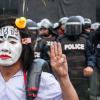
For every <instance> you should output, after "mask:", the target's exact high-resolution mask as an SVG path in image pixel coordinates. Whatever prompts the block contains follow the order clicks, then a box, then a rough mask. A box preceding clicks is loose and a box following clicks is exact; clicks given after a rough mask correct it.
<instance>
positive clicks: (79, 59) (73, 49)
mask: <svg viewBox="0 0 100 100" xmlns="http://www.w3.org/2000/svg"><path fill="white" fill-rule="evenodd" d="M59 41H60V42H61V45H62V49H63V53H64V54H65V55H66V57H67V61H68V66H69V71H70V70H72V69H73V73H75V74H77V71H76V70H80V71H81V72H80V73H83V68H84V67H86V64H85V46H86V38H85V37H83V36H81V37H79V38H78V39H77V40H75V41H71V40H69V39H68V38H67V37H62V38H60V39H59Z"/></svg>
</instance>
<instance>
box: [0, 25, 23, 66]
mask: <svg viewBox="0 0 100 100" xmlns="http://www.w3.org/2000/svg"><path fill="white" fill-rule="evenodd" d="M21 53H22V44H21V37H20V33H19V30H18V29H17V28H14V27H13V26H5V27H2V28H0V65H3V66H10V65H12V64H14V63H16V62H17V61H18V59H19V58H20V55H21Z"/></svg>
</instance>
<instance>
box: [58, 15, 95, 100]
mask: <svg viewBox="0 0 100 100" xmlns="http://www.w3.org/2000/svg"><path fill="white" fill-rule="evenodd" d="M81 32H82V21H81V20H80V18H78V17H77V16H71V17H69V19H68V20H67V23H66V30H65V34H64V36H62V37H60V38H59V39H58V40H59V41H60V42H61V44H62V48H63V53H64V54H66V56H67V58H68V65H69V75H70V78H71V81H72V83H73V84H74V86H75V88H76V91H77V92H78V95H79V97H80V100H89V91H88V89H89V79H88V78H87V77H85V76H91V74H92V73H93V68H92V67H94V63H93V62H92V61H91V58H92V57H91V53H92V51H89V42H87V37H85V36H84V35H83V34H81ZM87 43H88V45H87ZM86 56H88V59H87V57H86ZM92 60H93V59H92Z"/></svg>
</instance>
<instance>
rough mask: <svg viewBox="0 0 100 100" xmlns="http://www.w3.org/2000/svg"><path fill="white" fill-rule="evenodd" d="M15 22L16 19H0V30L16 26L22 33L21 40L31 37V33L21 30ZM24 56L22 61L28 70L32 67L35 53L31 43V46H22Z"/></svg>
mask: <svg viewBox="0 0 100 100" xmlns="http://www.w3.org/2000/svg"><path fill="white" fill-rule="evenodd" d="M15 20H16V17H11V16H10V17H8V16H6V17H4V16H3V17H0V28H1V27H4V26H8V25H11V26H14V27H15V28H17V29H18V30H19V31H20V36H21V38H27V37H30V34H29V31H28V29H27V28H26V27H25V28H23V29H19V28H18V27H17V26H16V25H15ZM22 48H23V50H22V54H21V57H20V58H21V60H22V62H23V69H25V70H28V68H29V67H30V66H31V64H32V61H33V52H32V46H31V43H29V44H27V45H26V44H22Z"/></svg>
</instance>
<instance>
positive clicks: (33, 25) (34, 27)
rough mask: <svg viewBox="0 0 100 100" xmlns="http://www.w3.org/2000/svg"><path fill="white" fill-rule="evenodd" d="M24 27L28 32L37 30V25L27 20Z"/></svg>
mask: <svg viewBox="0 0 100 100" xmlns="http://www.w3.org/2000/svg"><path fill="white" fill-rule="evenodd" d="M26 26H27V28H28V29H29V30H38V26H37V23H36V22H34V21H33V20H31V19H27V22H26Z"/></svg>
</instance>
